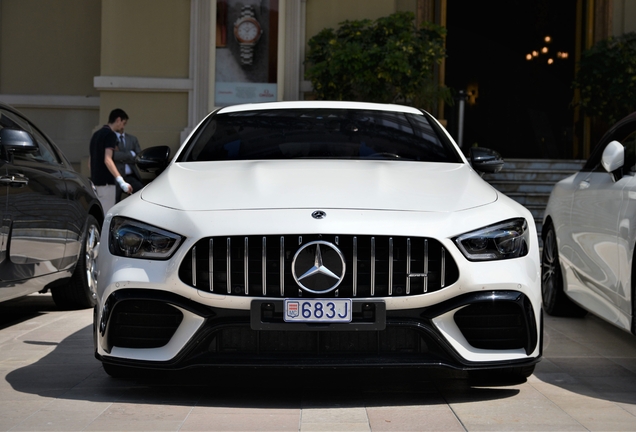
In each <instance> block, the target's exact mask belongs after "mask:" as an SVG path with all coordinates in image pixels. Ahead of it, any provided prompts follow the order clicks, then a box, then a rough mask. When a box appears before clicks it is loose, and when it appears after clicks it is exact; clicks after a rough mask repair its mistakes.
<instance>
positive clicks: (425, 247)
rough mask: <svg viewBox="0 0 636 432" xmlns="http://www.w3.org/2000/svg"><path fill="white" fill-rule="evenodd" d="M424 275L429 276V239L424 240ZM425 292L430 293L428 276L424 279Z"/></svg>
mask: <svg viewBox="0 0 636 432" xmlns="http://www.w3.org/2000/svg"><path fill="white" fill-rule="evenodd" d="M424 274H425V275H428V239H424ZM423 283H424V292H425V293H426V292H428V276H427V277H425V278H424V281H423Z"/></svg>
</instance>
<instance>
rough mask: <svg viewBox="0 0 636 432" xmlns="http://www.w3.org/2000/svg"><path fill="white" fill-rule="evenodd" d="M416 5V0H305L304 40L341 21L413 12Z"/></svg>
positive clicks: (336, 26) (371, 18)
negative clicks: (399, 12) (305, 22)
mask: <svg viewBox="0 0 636 432" xmlns="http://www.w3.org/2000/svg"><path fill="white" fill-rule="evenodd" d="M416 6H417V0H307V6H306V11H307V24H306V32H305V36H306V40H305V42H307V41H308V40H309V39H311V38H312V37H313V36H315V35H316V34H317V33H319V32H320V31H321V30H322V29H324V28H333V29H336V28H338V27H339V24H340V23H341V22H343V21H347V20H349V21H355V20H362V19H370V20H375V19H378V18H381V17H384V16H388V15H391V14H392V13H395V12H397V11H405V10H408V11H411V12H413V13H415V10H416Z"/></svg>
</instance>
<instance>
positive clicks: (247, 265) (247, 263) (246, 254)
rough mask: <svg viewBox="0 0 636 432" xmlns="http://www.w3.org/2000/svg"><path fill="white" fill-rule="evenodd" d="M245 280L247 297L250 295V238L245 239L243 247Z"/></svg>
mask: <svg viewBox="0 0 636 432" xmlns="http://www.w3.org/2000/svg"><path fill="white" fill-rule="evenodd" d="M243 280H244V283H245V295H249V293H250V245H249V238H248V237H245V244H244V246H243Z"/></svg>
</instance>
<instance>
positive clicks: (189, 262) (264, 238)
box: [179, 233, 459, 298]
mask: <svg viewBox="0 0 636 432" xmlns="http://www.w3.org/2000/svg"><path fill="white" fill-rule="evenodd" d="M314 241H323V242H326V243H331V244H333V245H334V247H337V248H338V249H339V250H340V252H341V253H342V256H343V257H344V260H345V268H346V272H345V275H344V279H343V280H342V282H341V283H340V285H338V288H337V290H333V291H330V292H327V293H323V294H310V293H307V292H304V291H303V290H302V289H301V288H300V286H299V285H298V284H297V283H296V281H295V280H294V277H293V274H292V261H293V259H294V256H295V255H296V252H297V251H298V249H299V248H300V247H302V246H303V245H307V244H308V243H311V242H314ZM326 247H328V246H326ZM206 251H207V252H206ZM323 256H324V251H323ZM333 265H334V264H333V262H331V263H329V262H325V266H326V267H327V268H329V267H330V266H333ZM296 270H297V271H299V269H298V268H297V269H296ZM306 270H308V269H302V272H303V273H304V272H305V271H306ZM179 277H180V278H181V280H182V281H183V282H184V283H185V284H187V285H189V286H192V287H193V288H196V289H199V290H202V291H206V292H212V293H217V294H224V295H232V296H251V297H275V298H284V297H299V296H309V297H341V298H348V297H351V298H353V297H356V298H361V297H362V298H364V297H380V298H381V297H396V296H413V295H422V294H426V293H429V292H435V291H438V290H440V289H442V288H444V287H447V286H449V285H451V284H453V283H455V281H456V280H457V279H458V277H459V270H458V268H457V264H456V263H455V261H454V260H453V258H452V256H451V255H450V254H449V252H448V250H446V249H445V248H444V247H443V246H442V244H441V243H440V242H438V241H437V240H435V239H432V238H424V237H400V236H368V235H343V234H337V235H336V234H329V235H328V234H306V233H305V234H293V235H247V236H245V235H243V236H224V237H208V238H203V239H201V240H199V241H198V242H197V243H196V244H194V245H193V246H192V248H191V249H190V251H189V252H188V254H187V255H186V257H185V258H184V261H183V263H182V265H181V266H180V268H179ZM224 286H225V289H224V288H223V287H224Z"/></svg>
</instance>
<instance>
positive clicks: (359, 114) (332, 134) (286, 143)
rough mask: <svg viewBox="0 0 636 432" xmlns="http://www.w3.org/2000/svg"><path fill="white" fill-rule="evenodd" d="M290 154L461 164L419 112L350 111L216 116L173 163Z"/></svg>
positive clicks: (433, 124) (294, 157)
mask: <svg viewBox="0 0 636 432" xmlns="http://www.w3.org/2000/svg"><path fill="white" fill-rule="evenodd" d="M296 158H318V159H394V160H413V161H427V162H456V163H459V162H461V158H460V157H459V155H458V154H457V152H456V151H455V148H454V147H453V146H452V144H451V143H450V142H449V141H448V140H447V138H446V136H445V135H443V133H442V131H440V130H439V127H438V126H437V125H436V124H435V123H433V122H432V121H429V119H428V118H427V117H426V116H425V115H417V114H406V113H398V112H387V111H374V110H351V109H282V110H270V111H247V112H236V113H226V114H217V115H214V116H211V117H210V118H209V119H208V121H207V123H206V124H205V125H203V126H202V127H201V129H200V130H199V131H198V132H197V134H196V135H195V136H194V138H193V139H192V140H191V141H190V145H189V146H188V148H187V149H186V150H185V151H184V152H183V153H182V154H181V156H180V157H179V161H181V162H189V161H219V160H248V159H251V160H253V159H296Z"/></svg>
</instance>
